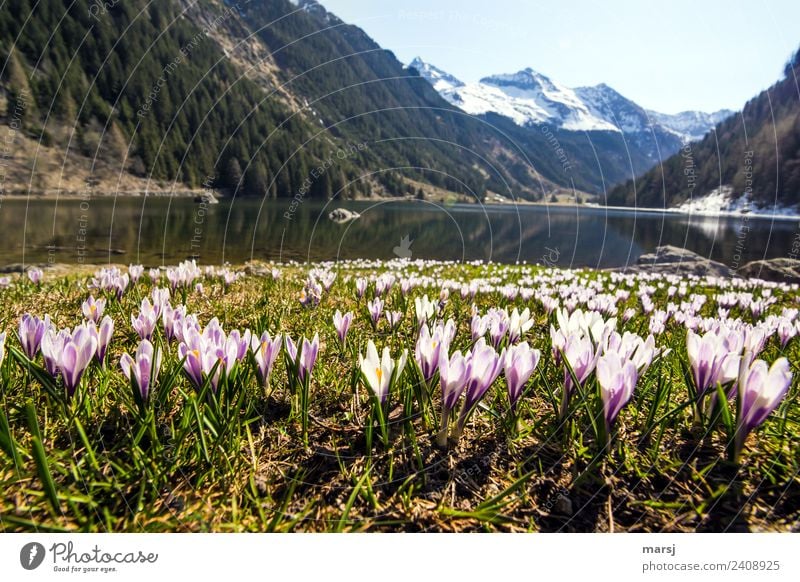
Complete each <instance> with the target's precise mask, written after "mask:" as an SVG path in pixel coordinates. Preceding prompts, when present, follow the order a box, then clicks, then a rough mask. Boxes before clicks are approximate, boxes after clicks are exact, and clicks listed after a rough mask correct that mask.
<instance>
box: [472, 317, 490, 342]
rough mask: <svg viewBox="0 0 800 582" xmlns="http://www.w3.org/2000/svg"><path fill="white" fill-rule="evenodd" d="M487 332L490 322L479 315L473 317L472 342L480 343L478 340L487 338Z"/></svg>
mask: <svg viewBox="0 0 800 582" xmlns="http://www.w3.org/2000/svg"><path fill="white" fill-rule="evenodd" d="M487 331H489V321H488V320H487V319H486V318H485V317H481V316H480V315H478V314H475V315H473V316H472V321H471V322H470V333H471V334H472V341H474V342H476V341H478V338H480V337H483V336H485V335H486V332H487Z"/></svg>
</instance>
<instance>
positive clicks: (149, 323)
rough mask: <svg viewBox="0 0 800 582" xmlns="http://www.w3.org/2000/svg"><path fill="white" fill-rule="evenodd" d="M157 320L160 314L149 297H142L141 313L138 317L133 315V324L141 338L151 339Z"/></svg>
mask: <svg viewBox="0 0 800 582" xmlns="http://www.w3.org/2000/svg"><path fill="white" fill-rule="evenodd" d="M157 322H158V314H157V313H156V310H155V308H153V306H152V305H151V304H150V301H149V300H148V299H147V297H145V298H144V299H142V305H141V308H140V311H139V315H138V316H137V317H134V316H133V315H131V325H132V326H133V329H134V331H135V332H136V333H137V334H138V335H139V337H140V338H141V339H146V340H149V339H151V338H152V337H153V331H155V329H156V323H157Z"/></svg>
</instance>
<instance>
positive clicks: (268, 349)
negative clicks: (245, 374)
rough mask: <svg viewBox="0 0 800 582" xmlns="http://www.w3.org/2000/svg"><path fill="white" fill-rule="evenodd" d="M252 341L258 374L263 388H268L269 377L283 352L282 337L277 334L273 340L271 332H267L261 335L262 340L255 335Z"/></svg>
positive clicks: (251, 346) (251, 347) (251, 349)
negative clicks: (276, 360)
mask: <svg viewBox="0 0 800 582" xmlns="http://www.w3.org/2000/svg"><path fill="white" fill-rule="evenodd" d="M250 341H251V343H250V351H252V353H253V357H254V358H255V361H256V374H257V375H258V379H259V380H260V381H261V384H262V386H266V385H267V384H268V383H269V376H270V374H271V373H272V368H273V366H274V365H275V359H276V358H277V357H278V354H279V353H280V351H281V343H282V338H281V335H280V334H277V335H276V336H275V337H274V338H272V337H270V335H269V332H268V331H265V332H264V333H262V334H261V339H259V338H257V337H256V336H255V335H253V336H252V338H251V340H250Z"/></svg>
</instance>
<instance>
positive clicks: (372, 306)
mask: <svg viewBox="0 0 800 582" xmlns="http://www.w3.org/2000/svg"><path fill="white" fill-rule="evenodd" d="M367 309H369V316H370V318H371V319H372V325H378V320H380V318H381V314H382V313H383V300H382V299H381V298H380V297H376V298H375V299H373V300H372V301H370V302H369V303H367Z"/></svg>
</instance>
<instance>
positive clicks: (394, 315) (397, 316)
mask: <svg viewBox="0 0 800 582" xmlns="http://www.w3.org/2000/svg"><path fill="white" fill-rule="evenodd" d="M401 319H403V312H402V311H387V312H386V321H387V322H388V323H389V328H390V329H395V328H396V327H397V326H398V325H399V324H400V320H401Z"/></svg>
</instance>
